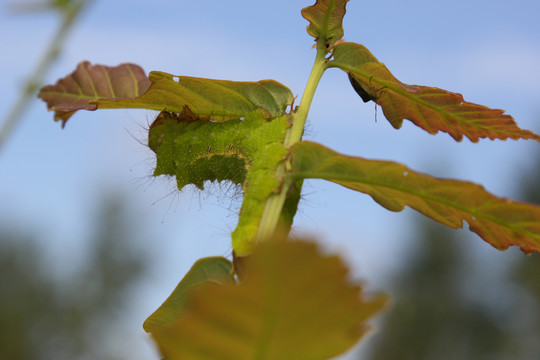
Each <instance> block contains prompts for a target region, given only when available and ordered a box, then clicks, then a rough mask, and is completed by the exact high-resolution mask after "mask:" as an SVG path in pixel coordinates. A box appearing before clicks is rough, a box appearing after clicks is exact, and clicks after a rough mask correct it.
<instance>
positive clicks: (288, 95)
mask: <svg viewBox="0 0 540 360" xmlns="http://www.w3.org/2000/svg"><path fill="white" fill-rule="evenodd" d="M149 79H150V81H151V82H152V85H151V86H150V88H149V89H148V91H147V92H146V93H145V94H143V95H142V96H140V97H138V98H135V99H125V100H118V101H110V100H97V101H96V104H97V105H98V108H100V109H112V108H119V107H121V108H144V109H152V110H160V111H168V112H173V113H181V112H182V111H185V108H186V107H188V108H189V110H190V111H191V112H192V113H193V114H195V115H197V116H198V117H199V118H200V119H212V120H214V121H221V120H230V119H238V118H241V117H243V116H246V115H247V114H250V113H252V112H253V111H255V110H258V109H261V110H263V111H264V113H265V114H266V116H267V118H273V117H278V116H282V115H283V114H284V113H285V109H286V107H287V105H291V104H292V102H293V99H294V96H293V94H292V92H291V91H290V90H289V89H288V88H287V87H286V86H284V85H282V84H281V83H279V82H277V81H275V80H261V81H257V82H253V81H251V82H248V81H227V80H213V79H203V78H196V77H190V76H174V75H171V74H167V73H164V72H159V71H152V72H151V73H150V75H149Z"/></svg>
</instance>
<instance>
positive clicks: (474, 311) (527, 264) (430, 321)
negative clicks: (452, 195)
mask: <svg viewBox="0 0 540 360" xmlns="http://www.w3.org/2000/svg"><path fill="white" fill-rule="evenodd" d="M527 178H528V179H534V180H533V181H532V182H529V183H528V184H527V183H525V182H524V183H523V185H522V186H521V187H520V191H521V192H522V196H521V198H522V200H524V201H529V202H536V203H540V188H539V187H538V185H537V184H538V179H539V178H540V168H538V169H536V174H527ZM418 229H419V234H418V235H417V237H416V239H415V241H416V245H414V246H415V250H417V251H414V254H413V255H412V256H411V258H410V259H409V262H408V263H406V264H405V265H404V267H403V269H402V272H401V273H399V274H397V275H396V276H395V277H394V279H392V283H393V289H392V291H391V292H392V293H393V294H394V297H395V302H394V307H393V308H392V309H391V310H390V311H389V313H388V315H387V316H386V319H385V321H384V324H383V325H382V328H381V331H380V332H379V333H378V334H377V335H376V336H375V337H374V339H373V344H372V345H373V346H372V347H371V349H370V350H371V351H370V352H369V356H368V357H367V358H371V359H376V360H386V359H400V360H408V359H411V360H412V359H414V360H428V359H429V360H435V359H437V360H454V359H456V360H457V359H460V360H468V359H470V360H481V359H486V360H487V359H490V360H491V359H497V360H506V359H507V360H533V359H538V358H540V256H538V254H532V255H530V256H524V255H523V253H521V252H518V251H516V252H515V257H514V258H513V261H510V263H509V264H507V263H497V264H496V267H497V268H501V267H502V268H504V269H503V272H502V274H503V276H502V277H499V278H497V279H495V280H494V281H493V282H490V283H489V285H487V286H486V284H483V283H482V282H483V281H484V280H485V279H486V274H484V276H479V274H477V273H474V272H470V271H469V272H466V271H465V272H464V271H463V270H464V269H471V268H474V266H472V265H473V264H471V260H469V261H467V256H465V255H466V254H467V253H466V251H471V250H467V249H468V248H465V249H462V247H461V244H462V242H464V241H469V240H470V239H466V237H468V236H463V232H461V233H460V232H456V231H454V230H450V229H447V228H445V227H443V226H441V225H438V224H436V223H434V222H431V221H429V220H424V221H423V222H422V223H420V226H418ZM463 237H465V238H463ZM464 245H466V244H464ZM491 255H494V253H493V251H486V252H485V253H484V252H482V254H481V255H480V256H475V259H479V258H480V257H481V258H483V259H484V258H491V259H490V260H491V261H492V262H494V261H495V260H494V259H493V256H491ZM469 259H470V258H469ZM472 261H475V260H472ZM483 261H484V260H483ZM499 276H500V274H499ZM487 277H491V278H493V276H492V275H491V274H487ZM495 286H496V287H502V290H499V291H491V292H489V293H481V292H482V291H483V290H485V289H487V288H492V287H495ZM471 289H472V291H474V292H475V293H474V294H472V293H471ZM491 293H498V294H501V293H504V294H505V296H504V299H493V298H491V297H490V295H489V294H491Z"/></svg>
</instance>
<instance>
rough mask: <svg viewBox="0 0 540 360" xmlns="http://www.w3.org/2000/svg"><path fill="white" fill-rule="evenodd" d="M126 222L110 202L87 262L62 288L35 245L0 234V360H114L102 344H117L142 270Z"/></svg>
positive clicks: (134, 229)
mask: <svg viewBox="0 0 540 360" xmlns="http://www.w3.org/2000/svg"><path fill="white" fill-rule="evenodd" d="M131 215H132V214H130V213H129V212H127V211H126V208H125V206H124V204H122V202H121V201H120V200H118V199H117V198H114V197H112V198H108V200H106V201H105V202H104V203H103V209H102V210H101V212H100V215H99V218H98V219H97V221H96V224H95V226H94V227H93V228H94V229H96V231H95V233H94V234H93V235H92V237H91V238H90V239H89V240H90V241H89V244H88V246H89V250H88V254H87V256H86V258H85V260H84V262H83V263H81V264H79V265H78V268H77V271H75V272H74V273H73V274H70V276H68V277H67V278H66V279H65V280H64V281H62V282H59V281H58V280H54V277H53V276H52V273H51V271H47V270H48V266H50V264H47V263H46V261H44V260H43V259H42V251H41V250H40V248H39V242H37V241H35V239H31V238H30V237H26V238H25V237H24V236H23V235H21V234H20V233H16V232H13V231H6V230H4V231H0V359H10V360H19V359H20V360H26V359H28V360H40V359H54V360H62V359H70V360H73V359H118V356H116V355H114V354H111V353H110V351H109V350H107V347H106V346H103V344H101V343H100V341H101V340H103V335H105V334H108V335H111V336H114V334H110V332H111V331H110V330H111V328H112V327H113V325H114V324H115V322H118V321H119V320H120V315H121V313H122V310H123V309H124V308H125V304H126V303H129V301H128V299H127V296H128V295H129V294H128V292H129V288H130V287H131V286H132V285H134V284H136V283H137V282H139V281H140V280H141V278H142V276H143V274H145V272H146V270H147V266H146V262H145V257H144V256H143V253H142V251H141V250H140V247H137V246H134V244H140V243H141V242H140V241H137V237H140V235H139V234H140V231H139V229H138V227H137V226H136V225H137V224H138V223H140V222H138V221H133V220H131V221H130V218H131ZM134 225H135V226H134ZM3 226H4V227H6V224H3Z"/></svg>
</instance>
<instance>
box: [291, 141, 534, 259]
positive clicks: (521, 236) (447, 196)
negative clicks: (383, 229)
mask: <svg viewBox="0 0 540 360" xmlns="http://www.w3.org/2000/svg"><path fill="white" fill-rule="evenodd" d="M292 156H293V166H294V170H293V172H292V173H291V174H290V176H293V177H295V178H303V179H307V178H317V179H325V180H329V181H332V182H335V183H337V184H340V185H343V186H345V187H348V188H350V189H353V190H356V191H360V192H363V193H365V194H368V195H369V196H371V197H372V198H373V200H375V201H376V202H377V203H379V204H380V205H382V206H384V207H385V208H386V209H388V210H391V211H401V210H403V208H404V207H405V206H409V207H411V208H413V209H415V210H417V211H419V212H420V213H422V214H424V215H426V216H428V217H430V218H432V219H433V220H435V221H438V222H440V223H441V224H444V225H446V226H449V227H451V228H454V229H458V228H461V227H462V226H463V221H466V222H467V223H468V224H469V229H470V230H471V231H473V232H475V233H477V234H478V235H479V236H480V237H481V238H482V239H484V240H485V241H487V242H488V243H489V244H491V245H492V246H494V247H495V248H497V249H499V250H505V249H507V248H508V247H509V246H512V245H515V246H519V247H520V248H521V249H522V250H523V251H524V252H526V253H531V252H533V251H537V252H540V206H536V205H532V204H527V203H520V202H516V201H513V200H510V199H505V198H498V197H496V196H494V195H492V194H490V193H488V192H487V191H486V190H485V189H484V188H483V187H482V186H480V185H477V184H473V183H470V182H465V181H458V180H446V179H437V178H435V177H432V176H429V175H424V174H421V173H418V172H415V171H412V170H410V169H409V168H407V167H406V166H404V165H402V164H398V163H394V162H389V161H375V160H366V159H362V158H358V157H350V156H345V155H341V154H338V153H336V152H334V151H332V150H330V149H328V148H326V147H324V146H322V145H320V144H316V143H312V142H307V141H303V142H300V143H297V144H295V145H294V146H293V147H292Z"/></svg>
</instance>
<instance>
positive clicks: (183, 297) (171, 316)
mask: <svg viewBox="0 0 540 360" xmlns="http://www.w3.org/2000/svg"><path fill="white" fill-rule="evenodd" d="M233 273H234V270H233V264H232V263H231V262H230V261H229V260H227V259H225V258H223V257H207V258H203V259H200V260H198V261H197V262H196V263H195V264H193V266H192V267H191V269H190V270H189V271H188V273H187V274H186V276H184V278H183V279H182V281H180V283H179V284H178V286H177V287H176V288H175V289H174V291H173V292H172V294H171V295H170V296H169V297H168V298H167V300H165V302H164V303H163V304H162V305H161V306H160V307H159V308H158V309H157V310H156V311H155V312H154V313H153V314H152V315H150V316H149V317H148V319H146V321H145V322H144V324H143V327H144V330H146V331H147V332H153V331H155V330H157V329H159V328H161V327H163V326H166V325H168V324H171V323H173V322H175V321H176V320H178V318H180V316H182V315H183V313H184V312H185V311H186V306H187V299H188V297H189V296H190V295H191V294H192V293H193V292H195V291H197V289H198V288H199V287H200V286H201V285H203V284H207V283H215V284H220V285H227V284H234V278H233Z"/></svg>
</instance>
